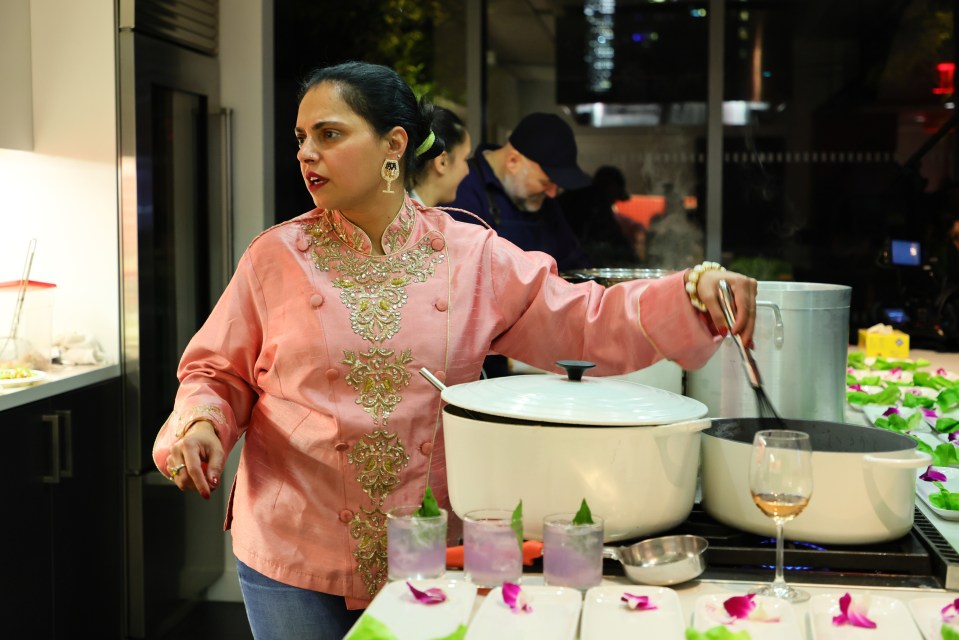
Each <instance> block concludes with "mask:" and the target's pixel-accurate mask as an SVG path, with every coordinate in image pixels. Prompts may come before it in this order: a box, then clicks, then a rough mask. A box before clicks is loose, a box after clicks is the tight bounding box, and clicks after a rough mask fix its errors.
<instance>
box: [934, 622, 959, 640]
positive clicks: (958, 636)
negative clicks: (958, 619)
mask: <svg viewBox="0 0 959 640" xmlns="http://www.w3.org/2000/svg"><path fill="white" fill-rule="evenodd" d="M939 635H941V636H942V640H959V631H957V630H956V629H954V628H953V627H952V626H951V625H948V624H945V623H943V625H942V628H941V629H940V630H939Z"/></svg>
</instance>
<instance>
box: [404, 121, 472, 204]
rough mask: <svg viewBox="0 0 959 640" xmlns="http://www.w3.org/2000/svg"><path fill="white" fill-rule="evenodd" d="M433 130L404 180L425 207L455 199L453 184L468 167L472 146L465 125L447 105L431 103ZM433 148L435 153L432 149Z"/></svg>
mask: <svg viewBox="0 0 959 640" xmlns="http://www.w3.org/2000/svg"><path fill="white" fill-rule="evenodd" d="M432 131H433V134H434V139H435V141H434V142H433V143H432V144H431V148H430V150H428V151H426V152H424V153H423V154H422V155H420V156H418V157H417V158H416V167H415V168H414V170H413V171H412V172H411V173H410V176H411V177H412V179H411V180H407V186H408V187H409V193H410V197H411V198H413V199H414V200H416V201H417V202H419V203H420V204H423V205H426V206H427V207H435V206H436V205H438V204H443V203H445V202H452V201H453V200H455V199H456V187H458V186H459V184H460V182H462V181H463V178H465V177H466V174H468V173H469V171H470V169H469V165H468V164H467V163H466V160H467V159H468V158H469V154H470V149H472V146H471V143H470V132H469V131H467V130H466V125H465V124H463V121H462V120H460V118H459V116H457V115H456V114H455V113H453V112H452V111H450V110H449V109H445V108H443V107H434V109H433V126H432ZM434 149H435V150H436V151H438V153H431V151H433V150H434Z"/></svg>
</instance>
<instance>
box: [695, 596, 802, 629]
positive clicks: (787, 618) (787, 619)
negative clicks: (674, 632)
mask: <svg viewBox="0 0 959 640" xmlns="http://www.w3.org/2000/svg"><path fill="white" fill-rule="evenodd" d="M729 597H730V596H728V595H719V594H716V593H712V594H709V595H705V596H700V597H699V599H697V600H696V608H695V609H694V610H693V627H695V628H696V630H697V631H706V630H707V629H712V628H713V627H715V626H719V625H722V624H723V620H724V619H725V616H724V615H723V614H725V613H726V612H725V610H724V608H723V602H724V601H725V600H727V599H728V598H729ZM755 602H756V604H757V605H759V606H761V607H762V608H763V609H764V610H765V611H766V613H768V614H769V615H770V616H771V617H773V618H779V621H778V622H760V621H758V620H735V621H734V622H731V623H729V624H726V625H725V626H726V628H727V629H729V630H730V631H732V632H735V633H738V632H740V631H747V632H748V633H749V637H750V638H751V639H752V640H800V639H801V638H802V632H801V631H800V628H799V622H798V621H797V619H796V614H795V613H794V612H793V607H792V605H791V604H789V603H788V602H786V601H784V600H779V599H778V598H768V597H765V596H756V599H755ZM715 612H719V616H717V615H716V613H715Z"/></svg>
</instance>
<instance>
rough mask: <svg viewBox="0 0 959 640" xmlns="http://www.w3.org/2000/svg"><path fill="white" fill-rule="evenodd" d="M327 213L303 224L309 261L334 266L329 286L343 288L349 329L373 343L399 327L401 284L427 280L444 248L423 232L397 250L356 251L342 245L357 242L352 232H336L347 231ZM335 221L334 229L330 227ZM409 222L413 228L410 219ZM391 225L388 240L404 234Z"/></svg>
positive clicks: (403, 300) (403, 297)
mask: <svg viewBox="0 0 959 640" xmlns="http://www.w3.org/2000/svg"><path fill="white" fill-rule="evenodd" d="M330 217H333V216H325V217H324V218H322V219H321V220H320V221H319V222H317V223H314V224H310V225H306V226H305V227H304V229H305V231H306V233H307V234H308V235H310V236H312V237H313V240H312V241H311V243H310V244H311V245H312V247H313V250H312V252H311V256H312V258H313V264H314V265H315V266H316V268H317V269H320V270H321V271H330V270H331V269H335V270H337V271H338V272H339V276H338V277H336V278H334V280H333V286H334V287H337V288H339V289H341V290H342V291H341V293H340V300H341V301H342V302H343V304H344V305H346V307H347V308H348V309H349V310H350V325H351V326H352V328H353V332H354V333H356V334H357V335H358V336H360V337H361V338H364V339H365V340H369V341H370V342H374V343H382V342H383V341H385V340H389V339H390V338H392V337H393V336H394V335H396V333H397V332H398V331H399V330H400V320H401V315H400V310H401V309H402V308H403V306H404V305H406V301H407V295H406V286H407V285H408V284H411V283H413V282H426V281H427V280H428V279H429V278H430V277H431V276H432V275H433V273H434V271H435V270H436V265H437V264H438V263H440V262H442V261H443V258H444V254H442V253H439V252H438V251H437V250H436V249H434V248H433V246H432V240H431V238H430V237H429V236H424V237H423V239H422V240H420V241H419V242H417V243H416V244H414V245H413V246H412V247H410V248H409V249H407V250H406V251H403V252H402V253H393V254H390V255H386V256H380V257H370V256H368V255H363V254H360V253H356V252H354V251H351V250H349V249H347V248H346V247H347V246H352V247H355V246H357V245H356V243H357V240H356V238H354V237H343V236H342V235H341V236H337V235H335V234H336V233H346V231H345V230H343V229H342V223H340V224H339V225H338V226H337V225H334V224H332V223H331V222H330V221H329V219H328V218H330ZM337 222H339V220H337ZM334 226H336V227H337V229H339V231H337V230H334ZM409 226H410V229H412V220H410V222H409ZM395 227H396V225H393V226H391V227H390V230H388V231H387V232H386V234H385V235H386V236H388V237H389V238H390V242H399V239H400V238H402V237H408V234H409V229H396V228H395ZM328 231H329V232H332V233H327V232H328ZM356 233H361V232H359V231H356ZM341 238H342V240H341ZM364 238H365V236H364ZM384 246H386V245H384ZM390 246H400V247H401V246H402V245H401V244H397V245H390Z"/></svg>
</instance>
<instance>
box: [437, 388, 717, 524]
mask: <svg viewBox="0 0 959 640" xmlns="http://www.w3.org/2000/svg"><path fill="white" fill-rule="evenodd" d="M443 399H444V400H445V401H446V402H448V403H449V406H447V407H446V408H445V409H444V412H443V430H444V437H445V441H446V462H447V478H448V483H449V496H450V503H451V505H452V507H453V511H454V512H455V513H456V514H457V515H459V516H461V517H462V516H463V515H464V514H465V513H466V512H468V511H472V510H474V509H492V508H496V509H513V508H514V507H515V506H516V503H517V502H518V501H519V500H520V499H522V500H523V516H524V517H523V529H524V534H525V536H526V537H527V538H528V539H532V540H541V539H542V529H543V517H544V516H546V515H549V514H553V513H559V512H569V511H576V510H577V509H578V508H579V505H580V502H581V501H582V500H583V499H584V498H585V499H586V501H587V503H588V504H589V506H590V509H591V510H592V511H593V512H594V513H595V514H597V515H599V516H602V517H603V518H604V519H605V531H604V537H605V539H606V540H607V541H614V540H625V539H630V538H635V537H638V536H646V535H649V534H652V533H658V532H661V531H665V530H667V529H670V528H672V527H674V526H675V525H677V524H679V523H680V522H682V521H683V520H685V519H686V518H687V517H688V515H689V512H690V511H691V510H692V506H693V501H694V499H695V494H696V480H697V474H698V468H699V456H700V432H701V431H702V430H703V429H706V428H708V427H709V425H710V422H709V420H705V419H700V418H702V417H703V416H705V414H706V407H705V405H703V404H702V403H700V402H698V401H696V400H692V399H691V398H686V397H684V396H680V395H678V394H674V393H670V392H668V391H665V390H662V389H656V388H653V387H648V386H646V385H641V384H637V383H635V382H630V381H626V380H614V379H603V378H589V377H587V378H583V379H582V381H578V382H577V381H571V380H568V379H567V378H565V377H563V376H557V375H555V374H547V375H537V376H511V377H506V378H494V379H491V380H482V381H478V382H472V383H468V384H463V385H456V386H453V387H449V388H447V389H445V390H444V391H443ZM464 409H465V410H464ZM637 425H642V426H637Z"/></svg>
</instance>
